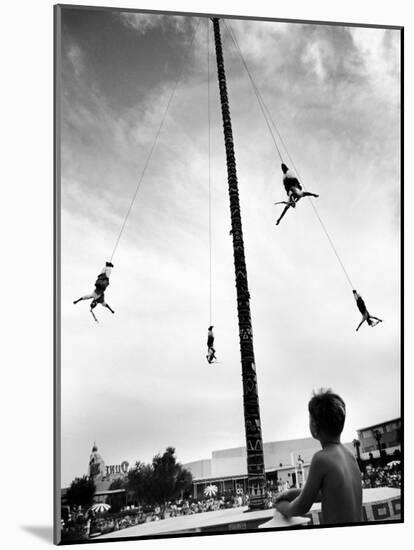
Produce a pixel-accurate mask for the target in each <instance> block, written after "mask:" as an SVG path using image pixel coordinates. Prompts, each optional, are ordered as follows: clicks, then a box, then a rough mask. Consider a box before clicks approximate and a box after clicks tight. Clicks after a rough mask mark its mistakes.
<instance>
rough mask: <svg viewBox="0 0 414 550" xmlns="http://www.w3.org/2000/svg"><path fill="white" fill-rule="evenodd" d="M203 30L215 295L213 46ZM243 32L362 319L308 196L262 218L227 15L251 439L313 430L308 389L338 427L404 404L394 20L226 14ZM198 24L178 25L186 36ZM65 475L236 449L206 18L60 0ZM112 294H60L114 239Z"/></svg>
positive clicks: (254, 107) (82, 285)
mask: <svg viewBox="0 0 414 550" xmlns="http://www.w3.org/2000/svg"><path fill="white" fill-rule="evenodd" d="M209 25H210V48H211V52H210V54H211V57H210V70H211V188H212V193H211V198H212V259H213V264H212V274H213V276H212V304H213V324H214V325H215V335H216V346H215V347H216V349H217V355H218V358H219V360H220V363H219V364H217V365H214V366H209V365H208V364H207V362H206V360H205V353H206V347H205V341H206V329H207V326H208V324H209V322H210V319H209V231H208V204H209V195H208V110H207V97H208V96H207V90H208V87H207V81H208V79H207V75H208V71H207V67H208V63H207V59H208V57H207V52H208V49H207V44H208V26H209ZM231 26H232V28H233V30H234V32H235V33H236V35H237V37H238V41H239V44H240V48H241V50H242V52H243V55H244V57H245V59H246V62H247V64H248V66H249V68H250V71H251V73H252V75H253V77H254V79H255V81H256V84H257V86H258V87H259V89H260V91H261V93H262V96H263V98H264V100H265V102H266V104H267V106H268V108H269V110H270V111H271V113H272V116H273V118H274V120H275V121H276V123H277V125H278V128H279V130H280V132H281V134H282V136H283V138H284V141H285V143H286V145H287V147H288V149H289V153H290V155H291V156H292V158H293V160H294V162H295V165H296V167H297V168H298V170H299V172H300V175H301V176H302V178H303V182H304V184H305V186H306V187H307V188H309V189H310V190H312V191H314V192H316V193H319V194H320V198H319V199H315V201H314V204H315V206H316V207H317V209H318V212H319V214H320V216H321V218H322V219H323V221H324V223H325V225H326V227H327V229H328V231H329V233H330V235H331V237H332V239H333V242H334V243H335V246H336V248H337V250H338V252H339V254H340V257H341V259H342V261H343V263H344V265H345V266H346V270H347V272H348V273H349V276H350V278H351V280H352V283H353V285H354V286H355V287H356V288H357V289H358V290H359V292H360V293H361V294H362V295H363V296H364V298H365V301H366V303H367V305H368V308H369V310H370V311H371V313H372V314H374V315H378V316H379V317H381V318H383V319H384V323H383V324H380V325H379V326H378V327H376V328H375V329H371V328H369V327H368V326H367V325H366V324H365V325H364V326H363V327H362V328H361V330H360V331H359V332H358V333H356V332H355V328H356V326H357V324H358V323H359V321H360V314H359V312H358V310H357V309H356V306H355V303H354V300H353V296H352V293H351V289H350V286H349V283H348V281H347V279H346V277H345V275H344V273H343V271H342V270H341V268H340V266H339V264H338V261H337V259H336V257H335V255H334V253H333V251H332V249H331V248H330V245H329V242H328V240H327V238H326V236H325V234H324V233H323V231H322V229H321V226H320V225H319V222H318V219H317V218H316V216H315V214H314V212H313V210H312V208H311V205H310V204H309V202H306V201H305V200H304V201H302V202H301V203H300V204H299V205H298V207H297V208H296V210H295V211H290V212H288V214H287V215H286V217H285V218H284V220H283V221H282V223H281V225H280V226H279V227H276V226H275V221H276V218H277V216H278V214H279V212H280V207H277V206H274V205H273V203H274V202H275V201H278V200H284V198H285V192H284V189H283V186H282V178H281V170H280V160H279V157H278V156H277V153H276V150H275V147H274V144H273V141H272V139H271V137H270V135H269V132H268V129H267V126H266V123H265V120H264V118H263V116H262V114H261V111H260V108H259V106H258V104H257V100H256V97H255V95H254V93H253V91H252V87H251V83H250V81H249V78H248V76H247V74H246V71H245V69H244V67H243V64H242V62H241V60H240V57H239V54H238V52H237V50H236V48H235V46H234V43H233V42H232V40H231V37H230V36H229V34H228V31H227V30H226V28H225V26H224V25H223V26H222V37H223V48H224V56H225V62H226V71H227V77H228V88H229V96H230V103H231V104H230V107H231V114H232V120H233V132H234V141H235V152H236V158H237V168H238V176H239V190H240V201H241V211H242V218H243V231H244V238H245V252H246V262H247V269H248V277H249V287H250V293H251V310H252V322H253V332H254V345H255V355H256V364H257V373H258V386H259V398H260V407H261V418H262V428H263V437H264V440H265V441H275V440H278V439H289V438H295V437H304V436H307V435H308V419H307V402H308V400H309V397H310V394H311V392H312V390H313V389H316V388H319V387H321V386H324V387H331V388H332V389H334V390H335V391H337V392H338V393H340V394H341V395H342V396H343V398H344V399H345V401H346V403H347V411H348V414H347V422H346V426H345V430H344V439H345V440H346V441H349V440H351V439H353V438H354V437H355V430H356V429H358V428H361V427H364V426H367V425H369V424H373V423H375V422H381V421H383V420H387V419H390V418H393V417H395V416H399V414H400V399H399V395H400V375H399V369H400V365H399V361H400V342H399V331H400V306H399V293H400V282H399V279H400V270H399V264H400V254H399V248H400V238H399V224H400V217H399V209H400V139H399V125H400V97H399V90H400V73H399V67H400V55H399V32H398V31H396V30H379V29H363V28H347V27H336V26H323V25H310V24H309V25H303V24H293V23H292V24H288V23H277V22H254V21H235V20H232V22H231ZM193 37H194V42H192V40H193ZM61 61H62V62H61V68H62V70H61V79H62V96H61V126H62V132H61V145H62V159H61V160H62V163H61V183H62V210H61V219H62V485H63V486H66V485H67V484H68V483H70V481H71V480H72V479H73V478H74V477H75V476H79V475H83V474H84V473H86V469H87V462H88V456H89V453H90V449H91V446H92V443H93V441H95V440H96V441H97V443H98V447H99V449H100V451H101V453H102V455H103V457H104V459H105V460H106V462H107V463H111V464H116V463H120V462H121V461H122V460H124V459H126V460H128V461H129V462H134V461H135V460H138V459H139V460H144V461H150V460H151V458H152V456H153V455H154V454H156V453H157V452H161V451H163V450H164V449H165V447H166V446H168V445H172V446H175V447H176V449H177V455H178V457H179V459H180V460H181V461H182V462H188V461H191V460H196V459H199V458H208V457H209V456H210V455H211V451H213V450H217V449H222V448H227V447H233V446H240V445H243V444H244V420H243V408H242V385H241V367H240V352H239V343H238V327H237V314H236V293H235V285H234V271H233V256H232V241H231V237H230V236H229V229H230V216H229V206H228V195H227V179H226V166H225V154H224V146H223V135H222V127H221V118H220V117H221V114H220V108H219V101H218V87H217V81H216V72H215V59H214V56H213V50H212V43H211V22H210V21H209V19H208V18H205V19H203V18H182V17H172V16H162V15H151V16H148V15H136V14H131V13H122V12H111V11H109V10H108V11H96V10H90V11H88V10H78V9H63V10H62V60H61ZM183 64H184V68H183V73H182V78H181V79H180V81H179V84H178V88H177V91H176V93H175V95H174V98H173V100H172V103H171V106H170V109H169V110H168V114H167V117H166V120H165V124H164V126H163V128H162V131H161V134H160V137H159V141H158V143H157V146H156V149H155V151H154V155H153V157H152V159H151V162H150V164H149V166H148V169H147V171H146V174H145V177H144V179H143V181H142V185H141V187H140V189H139V193H138V195H137V200H136V202H135V204H134V207H133V210H132V212H131V215H130V217H129V219H128V222H127V225H126V227H125V231H124V233H123V235H122V238H121V241H120V243H119V246H118V248H117V250H116V254H115V256H114V260H113V261H114V264H115V268H114V270H113V274H112V277H111V285H110V287H109V289H108V291H107V293H106V298H107V301H108V303H109V304H110V305H111V306H112V307H113V309H114V310H115V311H116V313H115V315H112V314H111V313H110V312H109V311H107V310H103V309H102V308H101V307H100V306H99V307H98V308H97V309H96V312H97V316H98V317H99V320H100V323H99V324H96V323H94V322H93V319H92V317H91V316H90V314H89V306H88V305H87V303H86V302H82V303H80V304H78V305H77V306H74V305H73V303H72V302H73V300H74V299H75V298H77V297H79V296H81V295H83V294H85V293H89V292H91V291H92V289H93V284H94V281H95V278H96V275H97V273H98V272H99V271H100V269H101V267H102V265H103V264H104V262H105V260H106V259H108V257H109V256H110V255H111V252H112V250H113V248H114V245H115V242H116V239H117V236H118V234H119V231H120V228H121V226H122V222H123V220H124V218H125V215H126V212H127V210H128V207H129V204H130V201H131V197H132V196H133V194H134V190H135V188H136V185H137V182H138V180H139V177H140V174H141V172H142V169H143V167H144V165H145V162H146V160H147V156H148V153H149V151H150V149H151V146H152V144H153V141H154V138H155V135H156V132H157V129H158V126H159V123H160V120H161V118H162V116H163V113H164V110H165V107H166V105H167V102H168V100H169V97H170V95H171V91H172V89H173V87H174V83H175V81H176V79H177V77H178V75H179V74H180V71H181V70H182V67H183Z"/></svg>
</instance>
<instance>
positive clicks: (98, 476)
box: [61, 443, 129, 504]
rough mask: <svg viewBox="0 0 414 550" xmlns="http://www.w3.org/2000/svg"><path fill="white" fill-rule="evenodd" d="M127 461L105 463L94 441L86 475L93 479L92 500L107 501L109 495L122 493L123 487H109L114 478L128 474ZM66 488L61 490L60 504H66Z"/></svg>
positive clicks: (121, 477) (123, 491) (120, 477)
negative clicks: (94, 489) (113, 463)
mask: <svg viewBox="0 0 414 550" xmlns="http://www.w3.org/2000/svg"><path fill="white" fill-rule="evenodd" d="M128 470H129V462H127V461H126V460H124V461H123V462H122V463H121V464H116V465H112V464H111V465H109V466H107V465H105V461H104V459H103V458H102V456H101V455H100V454H99V452H98V447H97V445H96V443H94V444H93V447H92V451H91V455H90V457H89V465H88V477H89V478H91V479H93V481H94V483H95V486H96V492H95V495H94V499H93V500H94V502H107V501H108V500H109V499H110V497H111V496H114V495H118V494H124V495H125V493H126V492H125V489H109V487H110V486H111V484H112V483H113V482H114V481H115V480H116V479H123V478H125V477H126V476H127V475H128ZM67 490H68V488H63V489H62V490H61V501H62V504H66V493H67Z"/></svg>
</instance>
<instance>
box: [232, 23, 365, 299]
mask: <svg viewBox="0 0 414 550" xmlns="http://www.w3.org/2000/svg"><path fill="white" fill-rule="evenodd" d="M224 23H225V25H226V27H227V29H228V30H229V33H230V35H231V37H232V39H233V42H234V44H235V46H236V48H237V50H238V52H239V54H240V57H241V60H242V62H243V65H244V67H245V69H246V72H247V74H248V75H249V78H250V82H251V84H252V87H253V90H254V92H255V94H256V98H257V100H258V103H259V105H260V108H261V111H262V113H263V116H264V118H265V120H266V124H267V126H268V128H269V131H270V134H271V136H272V139H273V142H274V144H275V147H276V150H277V152H278V154H279V158H280V161H281V162H283V158H282V154H281V152H280V149H279V147H278V146H277V142H276V139H275V137H274V135H273V132H272V130H271V126H270V124H269V119H270V121H271V123H272V125H273V127H274V129H275V131H276V133H277V135H278V137H279V140H280V142H281V144H282V145H283V147H284V149H285V151H286V154H287V156H288V158H289V160H290V163H291V165H292V166H293V168H294V170H295V172H296V174H297V176H298V178H299V180H300V181H301V183H302V184H303V179H302V177H301V175H300V174H299V171H298V169H297V168H296V166H295V163H294V162H293V159H292V157H291V156H290V153H289V150H288V148H287V147H286V144H285V142H284V140H283V138H282V135H281V134H280V132H279V130H278V128H277V126H276V123H275V121H274V120H273V117H272V115H271V113H270V111H269V109H268V107H267V105H266V103H265V101H264V100H263V98H262V96H261V93H260V90H259V89H258V87H257V86H256V83H255V82H254V79H253V76H252V74H251V73H250V70H249V68H248V66H247V63H246V61H245V59H244V56H243V54H242V51H241V49H240V46H239V44H238V42H237V39H236V37H235V34H234V33H233V29H232V28H231V25H230V23H229V24H228V25H227V22H226V20H224ZM303 188H304V189H305V191H306V187H305V185H304V184H303ZM307 198H308V199H309V202H310V204H311V206H312V209H313V211H314V213H315V215H316V217H317V219H318V221H319V223H320V225H321V227H322V230H323V232H324V233H325V235H326V237H327V239H328V242H329V244H330V245H331V248H332V250H333V252H334V254H335V256H336V258H337V260H338V262H339V265H340V266H341V268H342V271H343V272H344V275H345V277H346V279H347V281H348V283H349V285H350V287H351V289H354V288H355V287H354V286H353V284H352V281H351V278H350V276H349V275H348V272H347V270H346V268H345V266H344V264H343V262H342V260H341V258H340V256H339V253H338V251H337V249H336V247H335V245H334V242H333V240H332V238H331V236H330V234H329V232H328V230H327V228H326V226H325V224H324V223H323V221H322V218H321V216H320V215H319V212H318V211H317V209H316V206H315V205H314V204H313V201H312V200H311V198H310V197H307Z"/></svg>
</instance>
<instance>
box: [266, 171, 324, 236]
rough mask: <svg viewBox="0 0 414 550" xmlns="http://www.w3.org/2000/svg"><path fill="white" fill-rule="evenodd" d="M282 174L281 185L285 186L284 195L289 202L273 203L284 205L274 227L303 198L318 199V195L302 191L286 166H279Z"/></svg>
mask: <svg viewBox="0 0 414 550" xmlns="http://www.w3.org/2000/svg"><path fill="white" fill-rule="evenodd" d="M281 167H282V172H283V185H284V186H285V189H286V193H287V195H288V197H289V201H280V202H275V204H285V205H286V206H285V208H284V209H283V212H282V213H281V215H280V217H279V219H278V220H277V222H276V225H279V223H280V221H281V219H282V218H283V216H284V215H285V214H286V212H287V211H288V210H289V208H291V207H292V208H296V203H297V202H298V201H299V200H300V199H303V197H319V195H316V194H315V193H310V192H309V191H304V190H303V189H302V186H301V184H300V183H299V180H298V179H297V178H296V176H295V175H294V174H293V172H292V171H291V170H289V168H288V167H287V166H286V164H283V163H282V165H281Z"/></svg>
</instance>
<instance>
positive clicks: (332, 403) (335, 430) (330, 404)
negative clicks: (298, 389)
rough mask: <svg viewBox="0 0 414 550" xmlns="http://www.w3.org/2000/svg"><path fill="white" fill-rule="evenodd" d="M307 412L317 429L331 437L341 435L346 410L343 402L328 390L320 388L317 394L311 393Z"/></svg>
mask: <svg viewBox="0 0 414 550" xmlns="http://www.w3.org/2000/svg"><path fill="white" fill-rule="evenodd" d="M308 410H309V414H310V415H311V416H312V418H313V419H314V421H315V424H316V426H317V427H318V429H320V430H323V431H324V432H325V433H326V434H328V435H332V436H338V435H340V434H341V432H342V430H343V428H344V423H345V414H346V410H345V402H344V400H343V399H342V398H341V397H339V395H337V394H336V393H333V392H332V390H330V389H327V390H326V389H324V388H321V389H320V390H319V391H318V392H313V394H312V399H311V400H310V401H309V404H308Z"/></svg>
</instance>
